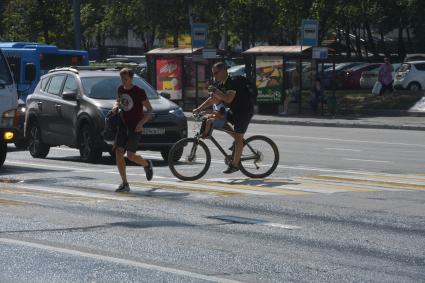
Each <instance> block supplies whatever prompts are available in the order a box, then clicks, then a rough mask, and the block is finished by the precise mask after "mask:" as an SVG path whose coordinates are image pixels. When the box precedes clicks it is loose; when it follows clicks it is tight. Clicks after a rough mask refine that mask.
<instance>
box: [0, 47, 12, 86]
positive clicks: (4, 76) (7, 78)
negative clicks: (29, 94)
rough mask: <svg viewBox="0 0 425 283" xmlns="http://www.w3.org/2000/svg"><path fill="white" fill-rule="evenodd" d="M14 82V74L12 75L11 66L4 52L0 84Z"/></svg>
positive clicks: (0, 60)
mask: <svg viewBox="0 0 425 283" xmlns="http://www.w3.org/2000/svg"><path fill="white" fill-rule="evenodd" d="M11 84H13V80H12V76H11V75H10V71H9V66H8V65H7V62H6V59H5V58H4V57H3V54H1V53H0V85H11Z"/></svg>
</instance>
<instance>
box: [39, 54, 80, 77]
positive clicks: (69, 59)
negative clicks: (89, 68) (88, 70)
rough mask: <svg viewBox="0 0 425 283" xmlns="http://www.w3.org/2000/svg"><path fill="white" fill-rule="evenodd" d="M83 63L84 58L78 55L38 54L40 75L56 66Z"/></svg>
mask: <svg viewBox="0 0 425 283" xmlns="http://www.w3.org/2000/svg"><path fill="white" fill-rule="evenodd" d="M79 65H84V58H83V56H80V55H60V54H42V55H41V56H40V76H42V75H45V74H47V72H48V71H49V70H51V69H54V68H56V67H69V66H79Z"/></svg>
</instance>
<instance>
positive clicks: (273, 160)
mask: <svg viewBox="0 0 425 283" xmlns="http://www.w3.org/2000/svg"><path fill="white" fill-rule="evenodd" d="M278 164H279V149H278V148H277V146H276V144H275V143H274V142H273V141H272V140H271V139H269V138H268V137H265V136H260V135H258V136H252V137H249V138H248V139H246V140H245V144H244V147H243V151H242V156H241V162H240V170H241V172H242V173H243V174H244V175H246V176H248V177H250V178H264V177H267V176H269V175H270V174H272V173H273V172H274V170H275V169H276V167H277V165H278Z"/></svg>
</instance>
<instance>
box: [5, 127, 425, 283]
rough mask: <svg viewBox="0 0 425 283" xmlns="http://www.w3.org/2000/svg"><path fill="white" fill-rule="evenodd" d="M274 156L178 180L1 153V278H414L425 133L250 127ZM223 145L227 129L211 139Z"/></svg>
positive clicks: (63, 157) (62, 157) (420, 254)
mask: <svg viewBox="0 0 425 283" xmlns="http://www.w3.org/2000/svg"><path fill="white" fill-rule="evenodd" d="M250 134H264V135H267V136H269V137H271V138H272V139H273V140H274V141H275V142H276V143H277V145H278V147H279V150H280V153H281V155H280V163H279V166H278V168H277V170H276V172H275V173H274V174H273V175H272V176H271V177H270V178H267V179H264V180H263V179H262V180H250V179H248V178H246V177H244V176H243V175H241V174H240V173H235V174H232V175H230V176H228V175H224V174H222V173H221V171H222V170H223V169H225V166H224V164H223V161H222V157H220V155H219V153H218V151H216V150H213V146H212V145H211V150H212V155H213V162H212V168H211V169H210V171H209V172H208V173H207V175H206V176H205V177H204V178H203V179H202V180H200V181H197V182H180V181H178V180H176V179H175V178H173V177H172V175H171V173H170V171H169V169H168V167H167V164H166V163H165V162H163V161H162V160H161V157H160V154H158V153H155V152H141V153H142V154H144V155H145V156H147V157H148V158H152V159H153V160H154V166H155V168H154V172H155V176H154V179H153V181H151V182H147V181H146V180H145V177H144V173H143V169H142V168H141V167H138V166H134V165H131V164H129V165H128V172H129V180H130V186H131V188H132V191H131V192H130V193H129V194H118V193H114V189H115V188H116V187H117V185H118V184H119V175H118V174H117V171H116V168H115V166H114V163H113V161H112V159H110V158H109V157H108V155H107V154H105V155H104V158H103V159H102V162H101V163H99V164H86V163H81V162H80V160H79V158H78V151H76V150H74V149H69V148H66V147H59V148H52V149H51V152H50V154H49V155H48V157H47V158H46V159H44V160H43V159H33V158H32V157H31V156H30V155H29V153H27V152H25V151H17V150H14V148H13V146H10V149H11V151H12V152H10V153H9V155H8V158H7V160H6V163H5V166H4V167H3V168H2V169H1V171H0V213H1V216H2V217H1V218H0V254H1V256H0V282H88V281H89V282H425V241H424V236H425V213H424V206H425V194H424V191H425V165H424V163H423V160H424V158H425V151H424V148H425V145H424V144H423V141H424V140H425V132H423V131H422V132H419V131H402V130H378V129H344V128H320V127H297V126H283V125H252V126H250ZM217 137H219V139H220V140H221V141H223V143H225V144H228V145H230V140H229V139H228V138H227V137H225V136H224V135H219V134H218V135H217Z"/></svg>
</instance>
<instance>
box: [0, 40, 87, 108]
mask: <svg viewBox="0 0 425 283" xmlns="http://www.w3.org/2000/svg"><path fill="white" fill-rule="evenodd" d="M0 49H2V51H3V54H4V56H5V57H6V59H7V61H8V63H9V66H10V69H11V70H12V73H13V78H14V80H15V83H16V86H17V88H18V94H19V98H20V99H21V100H22V101H23V102H25V101H26V97H27V96H28V94H31V93H32V92H33V91H34V89H35V87H36V85H37V83H38V82H39V80H40V77H41V76H42V75H44V74H46V73H47V72H48V71H49V70H51V69H54V68H56V67H69V66H77V65H78V66H88V65H89V55H88V52H87V51H83V50H65V49H59V48H58V47H57V46H54V45H47V44H42V43H34V42H0ZM28 72H29V73H33V74H31V75H29V74H28ZM28 77H33V78H34V79H33V80H32V81H28V80H27V78H28Z"/></svg>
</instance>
